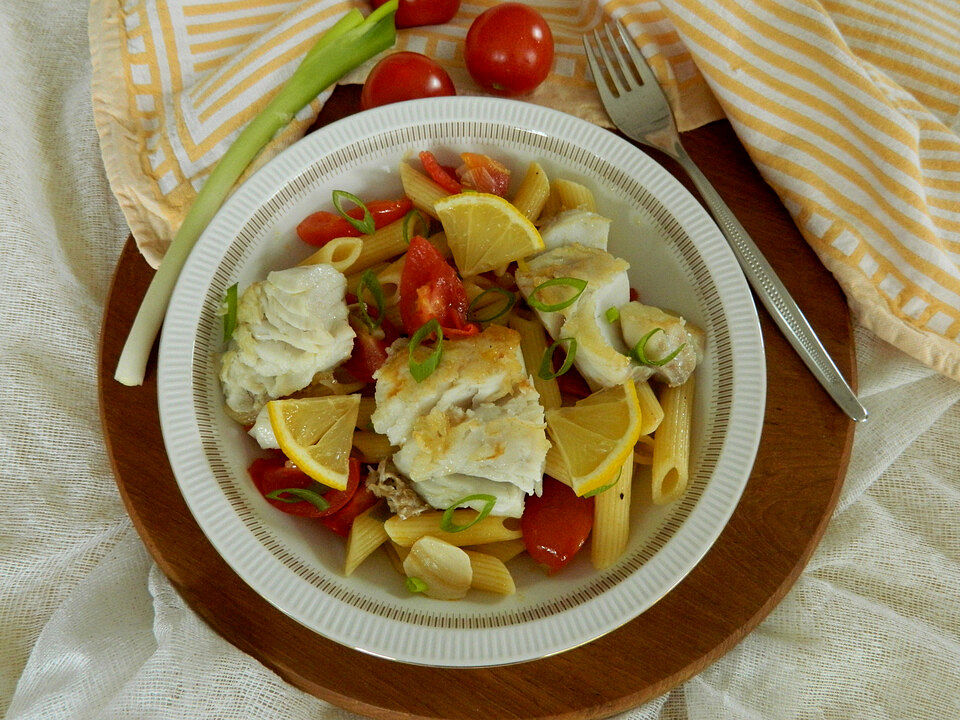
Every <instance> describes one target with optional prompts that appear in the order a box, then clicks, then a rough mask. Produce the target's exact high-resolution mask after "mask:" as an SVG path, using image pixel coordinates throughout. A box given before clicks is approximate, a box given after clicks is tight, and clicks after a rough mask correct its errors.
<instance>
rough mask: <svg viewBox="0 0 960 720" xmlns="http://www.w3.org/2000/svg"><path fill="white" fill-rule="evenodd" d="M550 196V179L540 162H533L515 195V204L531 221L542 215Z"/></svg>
mask: <svg viewBox="0 0 960 720" xmlns="http://www.w3.org/2000/svg"><path fill="white" fill-rule="evenodd" d="M548 197H550V181H549V180H548V179H547V174H546V173H545V172H544V171H543V168H542V167H540V164H539V163H535V162H532V163H530V167H528V168H527V174H526V175H524V177H523V182H521V183H520V187H519V188H517V194H516V195H515V196H514V197H513V206H514V207H515V208H516V209H517V210H519V211H520V212H521V213H522V214H523V216H524V217H525V218H527V220H530V221H531V222H532V221H534V220H536V219H537V218H538V217H540V213H541V212H542V211H543V206H544V205H545V204H546V202H547V198H548Z"/></svg>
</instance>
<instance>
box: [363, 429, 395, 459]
mask: <svg viewBox="0 0 960 720" xmlns="http://www.w3.org/2000/svg"><path fill="white" fill-rule="evenodd" d="M353 446H354V447H355V448H356V449H357V450H358V451H359V452H360V455H361V456H362V457H361V459H362V460H363V462H365V463H378V462H380V461H381V460H386V459H387V458H389V457H393V454H394V453H395V452H396V451H397V448H395V447H394V446H393V445H391V444H390V441H389V440H388V439H387V436H386V435H381V434H380V433H375V432H372V431H371V430H356V431H354V433H353Z"/></svg>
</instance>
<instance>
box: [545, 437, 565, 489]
mask: <svg viewBox="0 0 960 720" xmlns="http://www.w3.org/2000/svg"><path fill="white" fill-rule="evenodd" d="M543 474H544V475H549V476H550V477H552V478H553V479H554V480H559V481H560V482H562V483H563V484H564V485H570V484H571V483H570V470H569V469H568V468H567V461H566V460H564V459H563V456H562V455H561V454H560V451H559V450H558V449H557V446H556V445H551V446H550V449H549V450H547V460H546V463H545V464H544V466H543Z"/></svg>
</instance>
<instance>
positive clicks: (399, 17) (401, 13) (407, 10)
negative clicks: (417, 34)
mask: <svg viewBox="0 0 960 720" xmlns="http://www.w3.org/2000/svg"><path fill="white" fill-rule="evenodd" d="M385 2H387V0H373V6H374V7H375V8H378V7H380V6H381V5H383V4H384V3H385ZM459 9H460V0H400V6H399V7H398V8H397V14H396V16H395V17H394V20H393V22H394V24H395V25H396V26H397V27H398V28H408V27H419V26H420V25H443V23H445V22H450V20H452V19H453V16H454V15H456V14H457V10H459Z"/></svg>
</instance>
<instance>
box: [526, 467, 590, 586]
mask: <svg viewBox="0 0 960 720" xmlns="http://www.w3.org/2000/svg"><path fill="white" fill-rule="evenodd" d="M592 528H593V498H592V497H589V498H578V497H577V496H576V495H575V494H574V492H573V490H572V489H571V488H569V487H567V486H566V485H564V484H563V483H562V482H560V481H559V480H554V479H553V478H551V477H545V478H544V479H543V495H541V496H540V497H537V496H536V495H531V496H530V497H528V498H527V499H526V501H525V505H524V508H523V516H522V517H521V518H520V529H521V530H522V531H523V543H524V545H525V546H526V548H527V552H528V553H530V557H532V558H533V559H534V560H536V561H537V562H539V563H543V564H544V565H546V566H547V568H548V570H549V573H550V574H551V575H553V574H554V573H556V572H557V571H558V570H560V569H561V568H563V567H564V566H565V565H566V564H567V563H569V562H570V560H572V559H573V556H574V555H576V554H577V552H578V551H579V550H580V548H581V547H583V543H584V542H585V541H586V539H587V536H589V535H590V530H591V529H592Z"/></svg>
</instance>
